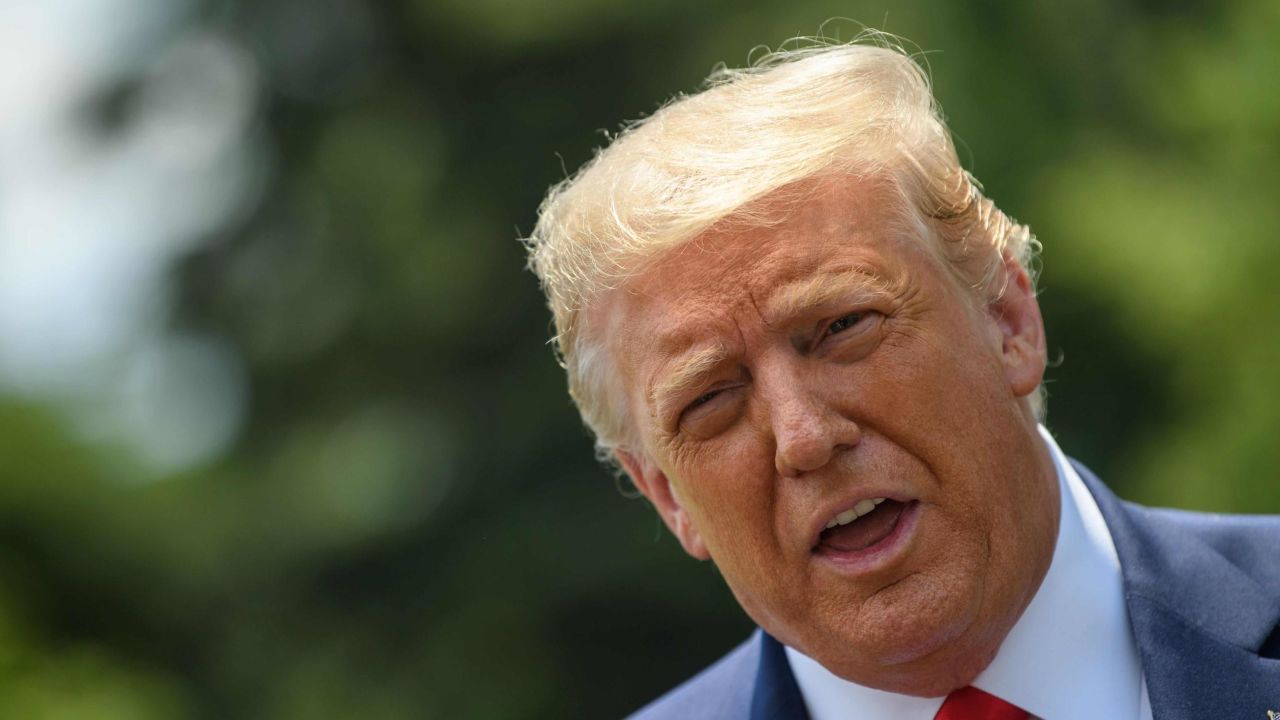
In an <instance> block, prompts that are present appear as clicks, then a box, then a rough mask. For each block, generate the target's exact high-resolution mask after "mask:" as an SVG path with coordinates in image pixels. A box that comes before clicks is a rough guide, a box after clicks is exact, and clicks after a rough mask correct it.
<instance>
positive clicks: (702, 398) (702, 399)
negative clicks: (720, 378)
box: [684, 389, 721, 412]
mask: <svg viewBox="0 0 1280 720" xmlns="http://www.w3.org/2000/svg"><path fill="white" fill-rule="evenodd" d="M720 392H721V391H720V390H719V389H716V390H710V391H708V392H704V393H702V394H701V395H699V396H698V397H696V398H694V399H693V402H691V403H689V406H688V407H686V408H685V409H684V410H685V412H689V411H690V410H695V409H697V408H699V407H701V406H703V405H706V404H707V403H709V402H711V401H712V400H713V399H714V398H715V396H716V395H719V394H720Z"/></svg>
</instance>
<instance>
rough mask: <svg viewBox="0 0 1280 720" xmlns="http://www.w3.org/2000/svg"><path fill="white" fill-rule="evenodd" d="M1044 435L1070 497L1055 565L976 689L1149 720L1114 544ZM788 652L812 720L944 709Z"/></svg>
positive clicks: (1093, 717) (1022, 702) (869, 719)
mask: <svg viewBox="0 0 1280 720" xmlns="http://www.w3.org/2000/svg"><path fill="white" fill-rule="evenodd" d="M1040 434H1041V435H1042V436H1043V437H1044V441H1045V444H1046V445H1047V446H1048V448H1049V452H1050V454H1051V455H1052V456H1053V464H1054V467H1056V468H1057V471H1058V487H1059V488H1060V491H1061V497H1062V517H1061V520H1060V522H1059V523H1058V539H1057V544H1056V545H1055V546H1054V550H1053V560H1052V562H1051V563H1050V565H1049V572H1048V573H1046V574H1045V577H1044V582H1043V583H1041V585H1040V589H1039V590H1037V591H1036V595H1035V597H1034V598H1032V600H1031V604H1030V605H1028V606H1027V609H1026V611H1025V612H1023V614H1022V617H1021V618H1019V619H1018V622H1017V623H1015V624H1014V626H1013V629H1012V630H1010V631H1009V635H1008V636H1007V637H1006V638H1005V640H1004V643H1003V644H1002V645H1001V646H1000V650H999V652H998V653H997V654H996V657H995V660H993V661H992V662H991V665H989V666H988V667H987V669H986V670H983V671H982V674H980V675H979V676H978V677H977V679H975V680H974V681H973V685H974V686H975V687H977V688H979V689H982V690H985V691H986V692H989V693H991V694H993V695H996V696H998V697H1000V698H1003V699H1004V700H1007V701H1008V702H1011V703H1013V704H1014V705H1017V706H1018V707H1020V708H1022V709H1024V710H1026V711H1027V712H1029V713H1031V714H1032V715H1033V716H1035V717H1038V718H1042V719H1043V720H1077V719H1078V720H1097V718H1114V719H1116V720H1151V704H1150V700H1149V698H1148V697H1147V687H1146V682H1145V680H1144V679H1143V677H1142V667H1141V665H1140V663H1139V661H1138V650H1137V647H1136V645H1135V643H1134V639H1133V632H1132V630H1131V629H1130V627H1129V613H1128V610H1127V609H1126V608H1125V602H1124V588H1123V581H1122V577H1121V574H1120V558H1119V556H1118V555H1116V547H1115V543H1114V542H1112V540H1111V533H1110V531H1108V530H1107V526H1106V523H1105V522H1103V519H1102V513H1101V512H1099V510H1098V504H1097V503H1096V502H1094V499H1093V496H1092V495H1091V494H1090V493H1089V489H1088V488H1087V487H1085V484H1084V481H1083V480H1081V479H1080V476H1079V475H1078V474H1077V473H1076V471H1075V468H1073V467H1071V463H1069V462H1068V461H1067V458H1066V456H1065V455H1063V454H1062V450H1061V449H1059V447H1058V444H1057V443H1056V442H1055V441H1054V439H1053V437H1052V436H1051V435H1050V434H1049V431H1048V430H1046V429H1045V428H1044V427H1043V426H1041V427H1040ZM786 652H787V660H788V661H790V663H791V669H792V671H793V672H794V674H795V677H796V683H797V684H798V685H799V686H800V694H801V695H802V696H804V702H805V705H806V706H807V707H808V708H809V715H810V716H811V717H812V718H813V720H933V716H934V715H935V714H937V712H938V708H939V707H941V706H942V701H943V700H944V698H940V697H937V698H921V697H913V696H910V695H898V694H896V693H890V692H885V691H883V690H874V689H872V688H868V687H863V686H861V685H857V684H855V683H851V682H849V681H847V680H843V679H841V678H839V677H836V676H835V675H833V674H831V672H830V671H828V670H827V669H826V668H824V667H822V666H821V665H819V664H818V663H817V662H816V661H814V660H812V659H810V658H809V657H807V656H805V655H803V654H802V653H800V652H799V651H797V650H794V649H792V648H790V647H788V648H787V649H786Z"/></svg>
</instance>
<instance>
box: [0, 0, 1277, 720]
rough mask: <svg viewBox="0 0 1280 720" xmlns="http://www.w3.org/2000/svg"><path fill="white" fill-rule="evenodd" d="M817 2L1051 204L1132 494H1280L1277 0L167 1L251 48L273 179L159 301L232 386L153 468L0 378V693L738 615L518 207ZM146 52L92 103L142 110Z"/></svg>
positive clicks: (520, 689) (468, 686) (237, 683)
mask: <svg viewBox="0 0 1280 720" xmlns="http://www.w3.org/2000/svg"><path fill="white" fill-rule="evenodd" d="M833 16H847V17H853V18H857V19H858V20H860V21H862V22H865V23H867V24H869V25H873V26H878V27H882V28H884V29H887V30H890V31H892V32H896V33H899V34H901V35H903V36H904V37H906V38H909V39H910V40H911V41H913V42H914V43H917V44H918V45H919V46H920V48H922V49H923V50H926V51H929V54H928V55H927V56H926V57H927V60H928V62H929V63H930V65H931V67H932V74H933V76H934V79H935V83H936V87H937V93H938V95H939V97H940V99H941V101H942V104H943V106H944V107H945V108H946V109H947V112H948V113H949V117H950V119H951V122H952V124H953V128H954V130H955V132H956V134H957V136H958V137H959V139H960V141H961V145H962V155H963V156H965V157H966V158H971V161H970V165H971V167H972V169H973V170H974V172H975V173H976V174H977V175H978V177H980V178H982V180H983V181H984V182H985V183H986V187H987V190H988V193H989V194H990V195H991V196H992V197H994V198H995V199H996V200H997V202H999V203H1000V204H1001V205H1002V206H1003V207H1004V208H1005V209H1007V210H1008V211H1010V212H1011V213H1012V214H1014V215H1015V216H1017V217H1019V218H1020V219H1022V220H1024V221H1027V222H1029V223H1030V224H1031V225H1032V227H1033V229H1034V230H1035V231H1036V233H1037V235H1038V237H1039V238H1040V240H1041V241H1042V242H1043V244H1044V254H1043V274H1042V277H1041V283H1042V304H1043V307H1044V310H1045V313H1046V320H1047V324H1048V329H1049V335H1050V342H1051V352H1052V354H1053V355H1055V356H1056V357H1058V358H1059V359H1060V362H1059V363H1058V364H1057V365H1056V367H1054V368H1053V369H1052V370H1051V375H1050V381H1049V382H1050V384H1049V390H1050V395H1051V398H1050V423H1049V424H1050V426H1051V427H1052V428H1053V430H1054V431H1055V432H1056V433H1057V434H1058V435H1059V437H1060V439H1061V440H1062V444H1063V445H1064V447H1065V448H1066V449H1067V451H1068V452H1070V453H1072V454H1074V455H1076V456H1077V457H1079V458H1081V459H1082V460H1084V461H1085V462H1086V463H1088V464H1090V465H1091V466H1093V467H1094V469H1095V470H1097V471H1098V472H1099V473H1100V474H1101V475H1102V476H1103V477H1104V478H1106V479H1107V480H1108V481H1109V482H1111V483H1112V484H1113V485H1114V486H1115V487H1116V488H1117V489H1118V490H1119V491H1120V492H1121V493H1122V494H1124V495H1127V496H1129V497H1132V498H1134V499H1138V500H1141V501H1146V502H1152V503H1159V504H1169V505H1175V506H1184V507H1192V508H1198V509H1209V510H1222V511H1237V512H1239V511H1244V512H1276V511H1280V488H1278V487H1277V485H1276V476H1275V472H1274V470H1273V468H1274V466H1275V465H1276V464H1277V461H1278V460H1280V449H1278V448H1277V444H1276V443H1275V442H1274V441H1273V439H1272V438H1273V437H1274V435H1275V433H1276V430H1277V429H1280V402H1277V400H1280V333H1277V332H1276V328H1277V327H1280V292H1277V290H1276V286H1275V284H1274V280H1273V278H1271V277H1270V273H1271V272H1272V269H1273V268H1275V267H1276V266H1277V265H1278V264H1280V243H1277V242H1276V241H1275V240H1276V228H1277V227H1280V206H1278V205H1277V203H1276V202H1275V196H1276V189H1277V188H1280V94H1278V93H1276V92H1275V75H1276V72H1277V70H1280V45H1278V44H1276V43H1275V42H1274V39H1275V37H1277V36H1278V35H1280V6H1277V5H1276V4H1275V3H1273V2H1269V1H1267V0H1233V1H1231V2H1221V3H1207V2H1199V1H1198V0H1182V1H1180V2H1174V3H1153V2H1146V1H1145V0H1128V1H1127V2H1102V0H1085V1H1084V2H1077V3H1042V2H1030V3H1027V2H1015V1H1013V0H1006V1H1002V2H996V1H994V0H981V1H976V2H970V3H952V2H944V1H943V0H922V1H921V2H917V3H912V4H911V5H910V6H905V5H902V4H896V3H890V2H839V3H837V2H826V1H819V0H797V1H796V2H791V3H776V2H765V1H764V0H753V1H751V2H732V3H731V2H728V0H713V1H712V2H706V3H698V4H695V5H690V4H688V3H675V2H671V1H668V0H660V1H658V2H651V3H633V2H620V1H617V2H610V1H608V0H554V1H549V2H544V3H527V2H518V1H517V0H408V1H405V2H396V3H377V4H374V3H372V2H361V1H360V0H322V1H319V2H315V1H308V2H303V1H302V0H261V1H259V2H254V3H247V2H246V3H233V2H217V1H214V0H207V1H206V2H204V3H203V4H198V3H197V4H196V5H195V6H194V7H193V8H192V9H191V11H189V12H186V13H176V14H174V15H173V20H172V21H171V22H170V24H169V25H168V26H167V27H168V29H167V31H166V32H164V33H158V34H157V39H156V41H155V42H156V43H157V46H159V45H163V44H164V43H171V42H174V40H175V38H179V37H183V36H187V35H190V34H199V33H204V34H213V35H215V36H217V37H220V38H222V39H223V40H224V41H226V42H229V43H231V44H233V45H234V46H235V47H238V48H240V49H242V50H243V51H244V52H245V53H246V55H247V56H248V57H250V58H252V60H253V62H254V63H255V66H256V73H257V74H256V76H255V77H256V82H257V83H258V87H257V89H256V92H257V96H258V105H257V108H258V109H257V116H256V117H255V119H254V120H253V123H254V133H256V136H258V137H261V138H263V142H261V143H260V147H259V149H258V152H259V154H260V157H259V158H258V161H259V162H260V163H261V164H262V166H263V167H264V168H265V170H264V171H263V173H262V177H263V178H264V180H263V181H262V182H263V186H262V188H261V195H260V197H259V199H258V201H257V202H256V203H255V204H254V205H253V207H252V209H251V211H250V212H248V213H245V214H242V215H237V216H233V217H229V218H227V219H226V221H225V222H223V223H222V224H221V225H220V226H219V228H218V229H217V230H216V231H214V232H212V233H210V234H209V235H208V236H207V237H206V238H204V241H203V242H201V243H199V244H198V246H197V247H196V248H195V249H193V250H192V251H190V252H189V253H188V254H186V255H185V256H184V257H183V258H182V260H181V262H180V263H179V264H178V265H177V266H176V267H174V268H173V269H172V282H173V287H174V289H175V291H176V293H177V298H178V300H177V302H176V305H175V309H174V310H173V312H172V313H170V315H169V318H168V321H167V322H168V324H169V326H170V329H171V331H172V332H173V333H175V334H180V333H183V332H189V331H198V332H200V333H203V334H205V335H207V336H211V337H216V338H218V339H219V340H220V341H222V342H224V343H226V344H227V345H228V346H229V347H231V348H234V349H235V351H236V352H237V353H238V354H239V356H240V360H241V362H242V363H243V364H244V367H245V368H246V370H245V372H246V373H247V378H248V387H249V394H248V397H249V401H248V402H249V410H248V413H247V417H246V419H245V422H244V425H243V427H242V428H241V429H240V431H239V435H238V438H239V439H238V441H237V442H236V444H235V445H234V447H233V448H232V450H231V451H230V452H229V453H227V454H225V455H224V456H222V457H221V458H219V459H217V460H216V461H214V462H209V463H205V464H202V465H200V466H198V467H195V468H187V469H185V470H181V471H178V472H175V473H173V476H171V477H162V478H159V479H156V478H154V477H149V476H148V474H147V472H146V471H145V469H144V468H143V467H142V463H141V461H140V460H139V459H137V458H133V457H131V456H130V455H129V454H128V453H127V452H124V451H122V450H121V449H120V448H118V447H114V446H112V445H110V444H109V443H108V444H103V443H89V442H87V441H85V440H84V439H83V435H81V434H79V433H77V432H76V430H75V428H74V426H73V425H74V423H73V422H72V421H71V420H69V419H68V418H66V417H65V416H64V414H62V413H61V412H59V411H55V410H53V409H51V408H52V407H53V406H52V405H49V406H48V407H46V406H44V405H42V404H41V402H40V401H39V400H38V399H37V400H33V399H31V398H25V399H18V398H12V399H10V400H8V401H3V404H0V428H2V430H3V431H2V432H0V447H2V448H3V453H2V454H0V456H2V457H4V458H5V462H4V463H3V464H2V465H0V528H3V530H2V532H3V543H0V705H3V709H4V714H5V715H6V716H12V717H31V718H180V717H189V718H227V717H235V718H308V719H309V720H321V719H323V718H350V717H362V718H422V717H428V718H456V717H467V718H472V717H474V718H491V717H494V718H496V717H511V718H562V717H614V716H620V715H622V714H624V713H625V712H627V711H629V710H631V709H634V708H635V707H637V706H639V705H640V704H642V703H643V702H644V701H646V700H648V699H650V698H652V697H654V696H655V695H656V694H658V693H659V692H661V691H662V690H664V689H666V688H668V687H670V686H671V685H673V684H674V683H675V682H677V681H679V680H681V679H683V678H684V677H687V676H688V675H689V674H691V673H692V672H693V671H695V670H697V669H699V668H700V667H702V666H703V665H705V664H706V663H707V662H708V661H710V660H711V659H713V658H715V657H717V656H718V655H719V654H720V653H721V652H723V651H724V650H726V649H727V648H728V647H730V645H731V644H733V643H735V642H737V641H738V640H739V639H740V638H741V637H743V636H744V635H745V633H746V632H747V630H748V629H749V623H748V622H747V620H746V618H745V617H744V616H743V614H742V613H741V611H740V610H738V609H737V606H736V605H735V603H734V602H733V600H732V598H731V597H730V596H729V593H728V592H727V591H726V590H725V588H724V587H723V585H722V583H721V582H720V580H719V579H718V577H717V576H716V574H715V571H714V568H712V567H710V566H708V565H699V564H696V563H693V562H691V561H688V560H687V559H685V558H684V556H683V555H682V554H681V553H680V552H679V549H678V547H677V545H676V544H675V543H674V542H673V541H672V540H671V539H670V538H668V537H666V536H665V534H664V531H662V530H661V529H660V525H659V523H658V522H657V520H656V519H655V517H654V516H653V514H652V513H651V512H650V511H649V509H648V508H647V507H646V506H645V505H644V503H643V502H640V501H629V500H627V499H624V497H623V493H619V490H618V485H617V484H616V483H615V482H613V481H612V480H611V479H610V477H609V476H608V475H607V473H606V472H604V471H603V470H602V469H601V468H599V467H597V466H596V465H595V464H594V462H593V461H592V459H591V445H590V441H589V439H588V438H587V436H586V434H585V432H584V431H583V430H582V429H581V427H580V425H579V422H578V419H577V416H576V413H575V412H574V411H573V409H572V407H571V406H570V404H569V401H568V398H567V396H566V393H565V392H564V381H563V377H562V374H561V371H560V370H559V368H557V367H556V365H555V363H554V361H553V358H552V355H551V352H550V350H549V348H548V347H547V345H546V340H547V337H548V335H549V333H548V327H549V317H548V314H547V312H546V311H545V309H544V307H543V303H542V299H541V297H540V295H539V292H538V289H537V287H536V285H535V282H534V280H533V278H532V277H531V276H530V275H528V274H527V273H525V272H524V270H523V262H524V260H523V257H522V251H521V249H520V247H519V245H518V244H517V243H516V242H515V238H516V237H517V236H518V235H520V234H522V233H524V232H527V231H528V230H529V229H530V228H531V227H532V224H533V219H534V210H535V208H536V206H537V204H538V201H539V200H540V198H541V195H542V193H543V192H544V190H545V188H546V187H547V186H548V185H549V184H550V183H552V182H554V181H556V180H558V179H560V178H561V177H563V175H564V172H565V169H566V168H567V169H569V170H572V169H573V168H576V167H577V166H579V165H580V164H581V163H582V162H584V161H585V160H587V159H588V158H589V157H590V156H591V152H592V148H593V147H594V146H596V145H598V144H600V143H601V142H602V139H601V133H600V130H601V129H606V130H610V129H615V128H617V127H618V126H619V124H620V123H621V122H622V121H623V120H625V119H630V118H635V117H638V116H641V115H644V114H645V113H647V112H649V111H651V110H652V109H654V108H655V107H656V106H657V104H658V103H659V102H660V101H661V100H662V99H664V98H666V97H668V96H669V95H671V94H672V93H674V92H675V91H681V90H683V91H688V90H692V89H695V88H696V87H697V84H698V82H699V80H700V79H701V78H702V77H703V76H704V75H705V74H706V73H707V72H708V71H709V70H710V69H711V68H712V67H713V65H714V64H715V63H716V62H718V61H722V60H723V61H727V62H729V63H731V64H741V63H744V62H746V61H747V58H748V53H749V51H750V49H751V48H752V47H753V46H755V45H757V44H768V45H771V46H777V45H778V44H779V43H781V42H783V41H784V40H786V39H787V38H789V37H792V36H795V35H799V34H814V33H815V32H816V31H817V30H818V26H819V23H821V22H822V21H823V20H824V19H826V18H829V17H833ZM825 31H826V32H827V34H829V35H836V34H840V35H843V36H844V37H849V36H851V35H853V34H855V33H856V27H855V26H854V25H853V24H851V23H835V24H831V25H828V26H827V27H826V28H825ZM144 76H145V72H144V69H140V70H139V73H138V75H137V76H135V77H124V78H121V79H120V80H119V86H118V87H113V88H109V89H108V90H106V91H104V92H103V95H102V97H103V100H102V107H96V108H86V110H85V112H86V114H87V115H88V116H93V117H97V118H98V119H99V120H100V121H102V122H108V121H109V124H111V125H113V126H116V125H119V124H121V123H124V124H127V123H128V118H129V105H130V103H131V102H133V101H134V100H133V98H135V96H136V93H132V92H131V88H132V85H131V84H132V83H138V82H141V78H143V77H144ZM115 136H116V135H115V134H113V133H112V132H104V133H103V135H102V142H112V141H113V140H112V139H113V137H115ZM144 478H145V479H144Z"/></svg>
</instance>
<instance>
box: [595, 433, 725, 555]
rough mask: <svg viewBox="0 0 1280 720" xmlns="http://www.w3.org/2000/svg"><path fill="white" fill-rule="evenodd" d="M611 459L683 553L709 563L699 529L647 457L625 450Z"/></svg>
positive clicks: (673, 487) (669, 485)
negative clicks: (645, 500) (638, 490)
mask: <svg viewBox="0 0 1280 720" xmlns="http://www.w3.org/2000/svg"><path fill="white" fill-rule="evenodd" d="M614 455H615V456H616V457H617V458H618V462H619V463H621V464H622V468H623V469H624V470H626V471H627V474H628V475H630V476H631V482H633V483H635V486H636V487H637V488H639V489H640V492H641V493H643V494H644V496H645V497H646V498H648V499H649V502H651V503H653V507H654V509H656V510H657V511H658V515H659V517H661V518H662V522H664V523H666V525H667V529H669V530H670V531H671V533H672V534H673V535H675V536H676V539H678V540H679V541H680V544H681V545H682V546H683V547H684V551H685V552H687V553H689V555H691V556H692V557H693V558H694V559H696V560H710V559H711V553H709V552H707V546H706V545H705V544H703V542H702V536H701V535H699V534H698V528H696V527H694V524H693V521H692V520H690V519H689V513H688V512H687V511H685V509H684V504H683V503H682V502H681V500H680V497H679V496H678V495H677V494H676V489H675V486H674V485H672V484H671V480H670V479H669V478H667V475H666V473H664V472H662V470H661V469H659V468H658V466H657V464H656V463H654V462H653V461H652V460H650V459H649V458H648V457H647V456H638V455H634V454H632V453H630V452H627V451H626V450H615V451H614Z"/></svg>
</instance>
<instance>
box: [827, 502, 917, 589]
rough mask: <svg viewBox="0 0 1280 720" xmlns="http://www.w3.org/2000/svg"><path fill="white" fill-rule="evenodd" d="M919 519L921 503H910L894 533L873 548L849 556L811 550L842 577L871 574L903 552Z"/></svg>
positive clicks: (834, 551)
mask: <svg viewBox="0 0 1280 720" xmlns="http://www.w3.org/2000/svg"><path fill="white" fill-rule="evenodd" d="M919 515H920V501H919V500H912V501H911V502H909V503H907V504H906V505H905V506H904V507H903V508H902V512H901V513H900V514H899V515H898V521H897V522H896V523H894V525H893V530H891V531H890V532H889V534H888V535H886V536H885V537H884V538H883V539H882V540H880V541H879V542H877V543H875V544H874V545H868V546H867V547H865V548H862V549H861V550H854V551H852V552H841V551H839V550H832V549H831V548H824V547H817V548H814V550H813V556H814V557H815V558H817V559H818V560H820V561H822V562H824V563H827V564H830V565H832V566H834V567H835V569H836V570H837V571H838V572H840V574H842V575H859V574H862V573H869V572H874V571H876V570H879V569H881V568H883V567H885V566H887V565H889V564H890V563H892V562H893V561H894V560H896V559H897V557H898V556H899V555H901V554H902V553H903V552H904V551H905V550H906V548H907V545H908V544H909V543H910V540H911V537H912V535H913V534H914V532H915V528H916V522H917V521H918V519H919Z"/></svg>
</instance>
